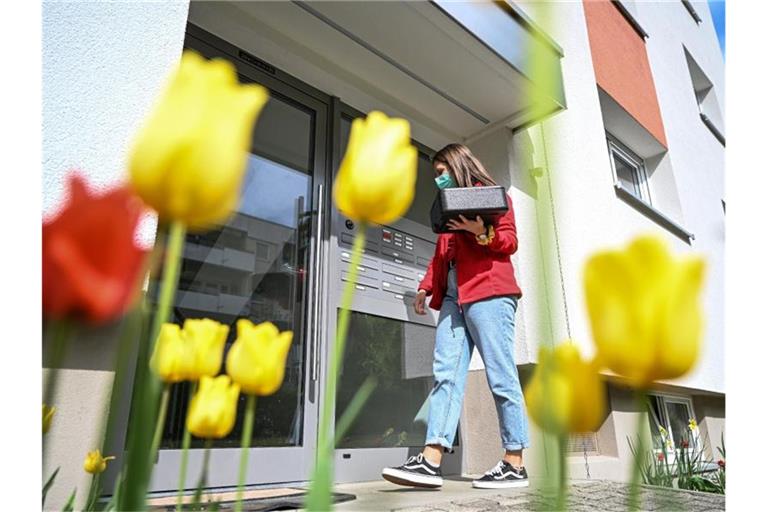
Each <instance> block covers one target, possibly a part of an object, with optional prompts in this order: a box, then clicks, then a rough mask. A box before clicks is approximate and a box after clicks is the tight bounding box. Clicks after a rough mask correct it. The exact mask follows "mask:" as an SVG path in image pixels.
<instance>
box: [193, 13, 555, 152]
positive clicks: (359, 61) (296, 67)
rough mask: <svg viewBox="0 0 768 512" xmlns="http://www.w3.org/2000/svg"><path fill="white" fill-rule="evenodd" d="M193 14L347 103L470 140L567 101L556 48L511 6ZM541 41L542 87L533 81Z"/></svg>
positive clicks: (437, 140) (433, 135)
mask: <svg viewBox="0 0 768 512" xmlns="http://www.w3.org/2000/svg"><path fill="white" fill-rule="evenodd" d="M189 21H190V22H192V23H194V24H195V25H198V26H200V27H201V28H203V29H205V30H208V31H210V32H212V33H214V34H216V35H218V36H219V37H221V38H222V39H225V40H227V41H229V42H230V43H232V44H235V45H237V46H239V47H241V48H243V49H244V50H246V51H248V52H251V53H253V54H254V55H256V56H258V57H259V58H262V59H264V60H266V61H267V62H269V63H270V64H271V65H273V66H275V67H277V68H279V69H281V70H283V71H285V72H287V73H290V74H292V75H294V76H296V78H299V79H301V80H303V81H305V82H306V83H308V84H310V85H312V86H313V87H316V88H318V89H320V90H322V91H325V92H327V93H328V94H331V95H334V96H338V97H340V98H341V99H342V101H344V102H346V103H348V104H350V105H351V106H353V107H355V108H357V109H359V110H361V111H364V112H367V111H369V110H372V109H374V108H377V109H381V110H384V111H388V113H389V114H390V115H400V116H403V117H405V118H407V119H408V120H409V121H411V123H412V125H413V126H414V135H415V136H416V137H417V138H419V134H420V133H421V134H422V136H421V138H422V142H424V143H425V144H430V143H431V144H434V145H437V144H441V143H443V142H446V141H457V140H460V141H468V140H472V139H474V138H477V137H479V136H482V135H483V134H484V133H487V132H488V131H492V130H494V129H496V128H498V127H500V126H508V127H511V128H517V127H520V126H523V125H526V124H529V123H531V122H532V121H534V120H536V119H537V118H540V117H543V116H546V115H549V114H551V113H553V112H557V111H558V110H561V109H563V108H565V99H564V94H563V88H562V74H561V70H560V58H561V57H562V51H561V49H560V48H559V47H558V46H557V44H556V43H554V42H553V41H552V40H551V39H549V38H548V37H547V36H546V35H544V34H543V33H542V32H541V30H540V29H538V28H537V27H536V26H535V25H534V24H533V23H532V22H531V21H530V20H528V19H527V18H526V17H525V15H524V14H523V13H522V12H521V11H519V9H518V8H516V7H515V6H514V5H513V4H510V3H507V2H450V1H443V0H438V1H432V2H399V1H393V2H326V1H322V2H194V1H193V2H192V4H191V6H190V14H189ZM534 46H535V47H536V48H537V53H536V55H538V57H537V58H538V59H539V62H538V63H537V64H540V65H543V66H545V67H546V68H547V70H548V76H550V77H555V79H554V80H552V79H550V80H547V82H549V83H548V84H546V85H545V84H540V85H537V84H534V83H532V81H531V76H532V66H533V63H532V62H531V59H530V58H528V56H529V55H530V53H531V49H532V48H533V47H534Z"/></svg>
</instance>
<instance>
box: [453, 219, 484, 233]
mask: <svg viewBox="0 0 768 512" xmlns="http://www.w3.org/2000/svg"><path fill="white" fill-rule="evenodd" d="M446 226H448V229H450V230H453V231H456V230H460V229H463V230H464V231H469V232H470V233H472V234H473V235H480V234H482V233H485V231H486V228H485V222H483V219H482V218H480V216H479V215H478V216H477V217H476V218H475V220H469V219H467V218H466V217H464V216H463V215H459V220H456V219H451V220H449V221H448V222H447V223H446Z"/></svg>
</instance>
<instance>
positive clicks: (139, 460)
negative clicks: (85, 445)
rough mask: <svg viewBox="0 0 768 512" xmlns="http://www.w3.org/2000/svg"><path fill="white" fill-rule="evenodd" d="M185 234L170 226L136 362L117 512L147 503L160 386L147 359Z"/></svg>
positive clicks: (174, 282) (166, 311) (178, 225)
mask: <svg viewBox="0 0 768 512" xmlns="http://www.w3.org/2000/svg"><path fill="white" fill-rule="evenodd" d="M185 233H186V227H185V226H184V223H182V222H179V221H173V222H172V223H171V225H170V231H169V234H168V240H167V246H166V250H165V257H164V260H163V274H162V281H161V283H160V295H159V300H158V303H157V309H156V310H155V314H154V318H153V320H152V327H151V329H150V331H149V336H148V338H146V339H144V340H143V342H144V344H145V347H142V349H143V350H144V352H143V354H142V356H144V357H146V359H144V360H139V361H138V365H139V366H140V367H141V368H140V369H139V370H137V375H138V382H137V384H136V387H137V390H136V394H135V396H136V397H137V399H138V400H139V402H138V406H137V409H136V414H132V415H131V416H132V417H131V420H130V424H131V425H132V426H134V427H136V429H135V431H130V432H129V435H128V436H129V438H128V449H127V452H128V455H127V460H126V463H125V469H126V474H125V480H124V481H123V489H122V490H121V493H120V501H121V503H118V509H119V510H143V509H144V508H145V504H146V498H147V487H148V486H149V480H150V478H151V477H152V469H153V465H154V461H155V453H154V452H152V451H151V450H147V449H146V447H150V448H151V446H152V430H151V425H152V424H153V423H155V421H156V418H157V416H156V415H157V414H158V410H159V409H158V405H159V400H160V395H161V393H162V383H161V382H160V380H159V379H158V377H157V375H155V374H154V372H152V371H150V370H149V368H148V366H149V357H150V355H151V354H152V353H153V352H154V347H155V342H156V341H157V335H158V333H159V332H160V327H161V326H162V325H163V324H164V323H165V322H166V321H167V320H168V317H169V316H170V312H171V306H172V304H173V299H174V297H175V296H176V287H177V286H178V283H179V270H180V267H181V256H182V251H183V248H184V235H185ZM134 416H135V417H134ZM129 430H130V427H129Z"/></svg>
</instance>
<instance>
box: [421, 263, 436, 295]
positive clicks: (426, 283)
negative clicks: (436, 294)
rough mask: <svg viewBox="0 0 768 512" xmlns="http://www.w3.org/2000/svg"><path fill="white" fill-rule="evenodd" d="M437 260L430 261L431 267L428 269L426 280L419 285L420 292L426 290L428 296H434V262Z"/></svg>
mask: <svg viewBox="0 0 768 512" xmlns="http://www.w3.org/2000/svg"><path fill="white" fill-rule="evenodd" d="M433 261H435V258H432V259H431V260H429V266H428V267H427V273H426V274H425V275H424V279H422V280H421V282H420V283H419V287H418V289H417V291H418V290H424V291H425V292H427V296H429V295H432V262H433Z"/></svg>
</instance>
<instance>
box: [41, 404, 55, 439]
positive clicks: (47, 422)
mask: <svg viewBox="0 0 768 512" xmlns="http://www.w3.org/2000/svg"><path fill="white" fill-rule="evenodd" d="M55 413H56V407H50V406H48V405H45V404H43V434H47V433H48V431H49V430H51V422H52V421H53V415H54V414H55Z"/></svg>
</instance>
